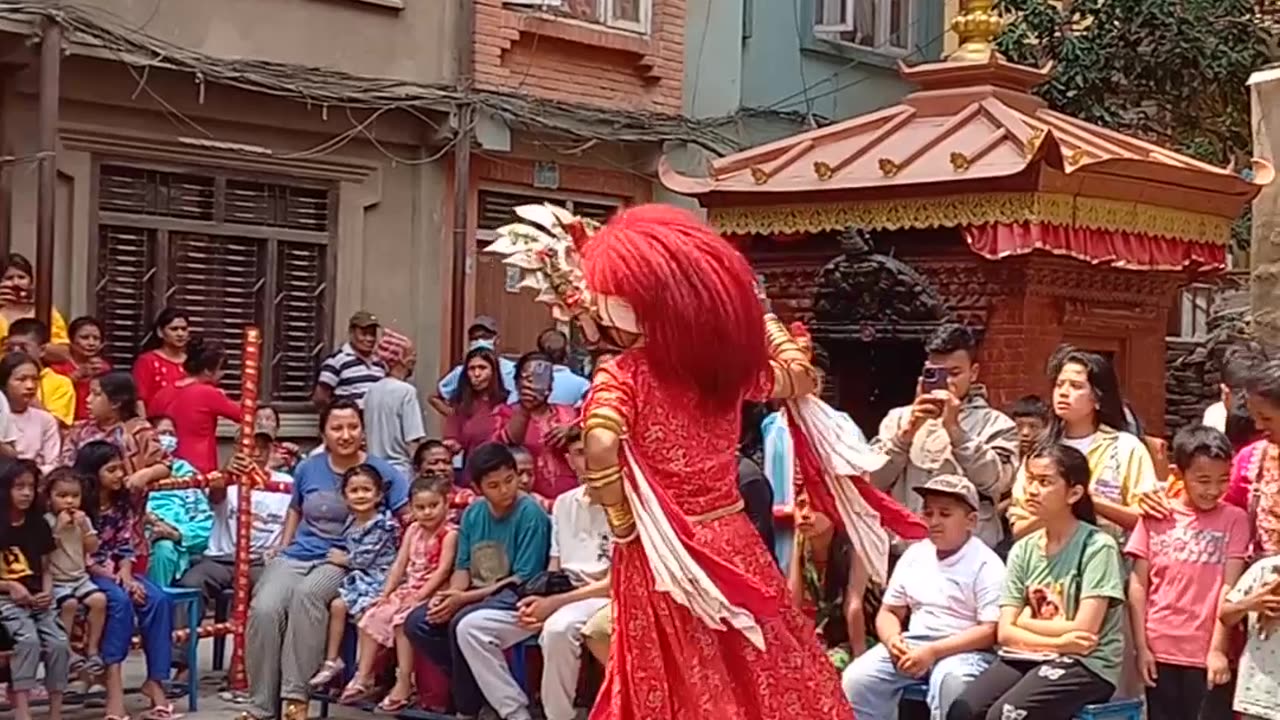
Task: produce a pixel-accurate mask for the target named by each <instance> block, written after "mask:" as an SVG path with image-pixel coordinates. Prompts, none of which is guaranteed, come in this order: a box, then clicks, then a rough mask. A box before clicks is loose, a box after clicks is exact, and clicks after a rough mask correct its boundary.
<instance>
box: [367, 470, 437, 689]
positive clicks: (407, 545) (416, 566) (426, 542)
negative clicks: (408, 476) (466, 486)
mask: <svg viewBox="0 0 1280 720" xmlns="http://www.w3.org/2000/svg"><path fill="white" fill-rule="evenodd" d="M450 485H451V483H450V478H449V477H448V476H444V475H431V476H429V477H420V478H418V479H417V480H414V481H413V484H412V485H411V486H410V488H409V510H410V513H411V514H412V517H413V524H411V525H410V526H409V528H408V530H406V531H405V535H404V541H403V542H401V544H400V552H399V553H398V554H397V555H396V561H395V564H394V565H392V566H391V572H390V574H389V575H387V583H386V585H385V586H384V587H383V590H382V595H381V596H379V597H378V599H377V600H376V601H375V602H374V603H373V605H371V606H370V607H369V609H368V610H367V611H365V614H364V617H363V618H361V620H360V647H359V651H358V653H357V654H358V655H359V658H360V665H359V668H358V669H357V670H356V677H363V678H371V677H373V671H374V667H373V666H374V660H375V658H376V655H377V649H378V646H382V647H394V648H395V649H396V673H397V674H396V684H395V687H393V688H392V689H391V692H390V693H388V694H387V696H386V697H385V698H383V699H382V702H380V703H379V704H378V709H379V710H381V711H382V712H386V713H396V712H399V711H401V710H403V709H404V708H405V707H407V706H408V705H409V703H410V698H411V695H412V694H413V684H412V681H413V646H412V645H410V644H409V639H408V637H407V636H406V635H405V634H404V621H405V618H406V617H408V616H409V613H410V612H411V611H412V610H413V609H414V608H415V607H417V606H419V605H421V604H422V603H424V602H427V601H428V600H430V599H431V596H432V595H434V594H435V592H436V591H437V590H439V589H440V588H442V587H444V584H445V583H446V582H448V580H449V575H450V574H452V572H453V559H454V556H455V555H456V554H457V552H458V528H457V526H455V525H454V524H453V523H451V522H449V521H448V515H449V509H448V494H449V487H450Z"/></svg>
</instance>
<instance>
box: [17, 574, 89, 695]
mask: <svg viewBox="0 0 1280 720" xmlns="http://www.w3.org/2000/svg"><path fill="white" fill-rule="evenodd" d="M0 624H3V625H4V629H5V631H6V632H8V633H9V637H11V638H13V656H12V658H11V659H10V661H9V672H10V674H11V675H12V677H13V680H12V681H11V683H10V684H11V686H12V687H13V689H14V690H16V691H19V692H21V691H24V690H30V689H31V688H34V687H35V686H36V673H37V672H38V671H39V669H40V656H41V654H42V653H43V654H44V685H45V687H46V688H48V690H49V692H62V691H63V690H66V689H67V666H68V664H69V663H70V661H71V643H70V642H68V640H67V634H66V633H65V632H63V630H62V625H61V624H59V622H58V611H57V609H55V608H49V609H47V610H32V609H31V608H25V607H22V606H20V605H18V604H17V603H15V602H13V601H12V600H10V599H9V598H8V596H5V597H0Z"/></svg>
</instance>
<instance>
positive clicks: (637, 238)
mask: <svg viewBox="0 0 1280 720" xmlns="http://www.w3.org/2000/svg"><path fill="white" fill-rule="evenodd" d="M583 265H584V271H585V273H586V280H587V286H588V287H590V288H591V289H592V291H593V292H597V293H604V294H606V295H614V296H617V297H620V298H622V299H623V300H626V301H627V302H628V303H630V304H631V306H632V308H634V309H635V311H636V315H637V317H638V319H639V322H640V327H641V329H642V330H643V331H644V335H645V344H644V347H643V352H644V354H645V356H646V358H647V359H648V361H649V364H650V367H651V368H652V369H653V372H654V375H655V376H656V377H657V378H658V379H659V380H661V381H663V382H667V383H670V384H672V385H675V386H680V387H683V388H685V389H687V390H690V391H692V392H694V393H696V394H697V395H698V397H699V398H700V399H701V402H702V403H703V405H704V406H705V407H706V408H707V409H711V410H718V411H727V410H729V409H731V408H734V409H736V408H737V407H738V405H739V403H741V402H742V398H743V396H744V394H745V393H746V392H747V391H748V390H750V389H751V388H752V387H754V386H755V384H756V383H757V382H758V380H759V378H760V376H761V373H762V372H764V370H765V369H766V368H767V367H768V356H767V353H766V350H765V338H764V321H763V319H762V310H761V306H760V301H759V299H757V297H756V291H755V276H754V274H753V273H752V271H751V266H750V265H748V264H747V261H746V258H744V257H742V254H741V253H739V252H738V251H737V250H735V249H734V248H733V247H732V246H731V245H729V243H728V242H726V241H725V240H724V239H723V238H721V237H720V236H719V235H718V234H716V232H715V231H714V230H712V229H711V228H709V227H707V225H706V224H705V223H703V222H702V221H701V220H699V219H698V218H697V217H695V216H694V215H693V214H692V213H690V212H688V211H686V210H682V209H680V208H676V207H672V206H669V205H656V204H655V205H641V206H639V207H634V208H630V209H627V210H623V211H622V212H620V213H618V214H617V215H615V216H614V217H613V219H612V220H610V221H609V222H608V224H606V225H605V226H604V227H603V228H602V229H601V230H600V231H599V232H597V233H596V234H595V236H594V237H592V238H591V240H590V241H589V242H588V243H587V245H586V248H585V250H584V252H583Z"/></svg>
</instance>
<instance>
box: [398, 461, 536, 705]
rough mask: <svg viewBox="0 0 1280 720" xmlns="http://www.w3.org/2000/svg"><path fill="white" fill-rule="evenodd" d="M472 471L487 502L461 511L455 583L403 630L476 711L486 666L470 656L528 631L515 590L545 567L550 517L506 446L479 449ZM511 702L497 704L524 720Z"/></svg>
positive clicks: (456, 698)
mask: <svg viewBox="0 0 1280 720" xmlns="http://www.w3.org/2000/svg"><path fill="white" fill-rule="evenodd" d="M467 471H468V474H469V475H470V476H471V478H472V480H473V481H474V482H475V483H476V484H477V485H478V487H479V488H480V492H481V493H482V494H483V495H484V500H483V501H482V502H477V503H475V504H473V505H472V506H471V507H469V508H467V511H466V512H465V513H463V516H462V526H461V528H460V529H459V531H458V557H457V560H456V561H455V562H454V569H453V575H452V576H451V577H450V578H449V586H448V587H447V588H445V589H444V590H441V591H440V592H437V593H436V594H435V595H434V596H433V597H432V598H431V600H430V601H429V602H428V603H426V604H423V605H419V606H418V607H416V608H414V610H413V612H411V613H409V617H408V618H407V619H406V620H405V632H406V634H408V636H409V640H410V642H412V643H413V646H414V648H415V649H416V650H418V651H419V652H421V653H423V654H424V655H426V656H427V657H428V658H429V659H430V660H431V662H432V663H434V664H435V666H436V667H437V668H439V669H440V670H442V671H443V672H444V673H445V674H446V675H448V676H449V678H450V682H451V685H452V695H453V702H454V705H455V706H456V709H457V711H458V712H459V713H462V714H466V715H477V714H479V712H480V709H481V706H482V705H483V702H484V697H483V696H482V693H481V688H480V687H479V685H477V683H476V675H478V674H479V672H480V671H479V670H476V669H475V663H474V662H472V658H471V657H469V656H468V653H469V652H470V651H471V650H476V651H477V652H475V653H471V654H472V655H475V656H478V655H479V654H480V652H479V651H480V650H481V648H480V646H481V645H483V644H484V643H486V642H492V640H490V639H491V638H496V642H498V645H499V647H501V648H502V649H506V648H508V647H510V646H511V645H514V644H515V643H517V642H519V641H521V640H523V639H525V638H527V637H528V636H529V632H528V631H527V630H524V629H523V628H521V627H520V626H519V613H518V611H517V602H518V600H519V597H518V595H517V593H516V591H515V588H516V587H518V586H519V585H520V584H521V583H522V582H524V581H526V580H532V579H533V578H535V577H537V576H538V575H539V574H541V573H543V572H545V571H546V569H547V553H548V551H549V549H550V547H549V546H550V541H551V519H550V518H549V517H547V514H546V513H545V512H543V511H542V509H541V508H539V507H538V503H537V502H536V501H535V500H534V499H533V498H531V497H529V496H528V495H526V494H525V493H522V492H520V490H519V487H518V485H517V481H516V463H515V459H514V458H512V457H511V451H510V450H508V449H507V448H506V447H505V446H503V445H500V444H498V443H486V444H484V445H481V446H479V447H477V448H476V449H475V450H474V451H472V453H471V455H470V456H469V457H468V458H467ZM473 559H474V562H473ZM466 668H471V669H472V670H473V671H475V672H474V673H473V672H466ZM485 669H488V668H485ZM509 699H510V700H511V703H510V705H511V706H509V707H508V706H507V705H508V704H507V703H505V702H504V703H499V704H501V705H504V707H499V708H495V709H497V710H498V712H499V714H500V715H502V717H504V718H507V720H525V718H527V717H528V715H527V713H528V709H527V708H526V707H522V706H519V703H518V702H517V701H516V699H514V698H509Z"/></svg>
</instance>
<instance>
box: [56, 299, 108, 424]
mask: <svg viewBox="0 0 1280 720" xmlns="http://www.w3.org/2000/svg"><path fill="white" fill-rule="evenodd" d="M67 335H68V336H69V337H70V339H71V357H70V358H69V359H67V360H64V361H62V362H57V363H51V364H50V365H49V369H50V370H53V371H54V372H56V373H58V374H59V375H65V376H66V377H69V378H71V381H72V382H73V383H75V388H76V420H84V419H86V418H88V417H89V381H90V380H93V379H94V378H96V377H101V376H103V375H106V374H107V373H109V372H111V363H109V362H107V360H106V358H104V357H102V349H103V342H102V339H103V332H102V323H100V322H98V319H97V318H95V317H91V316H89V315H84V316H82V317H78V318H76V319H75V320H72V321H71V328H70V330H68V331H67Z"/></svg>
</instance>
